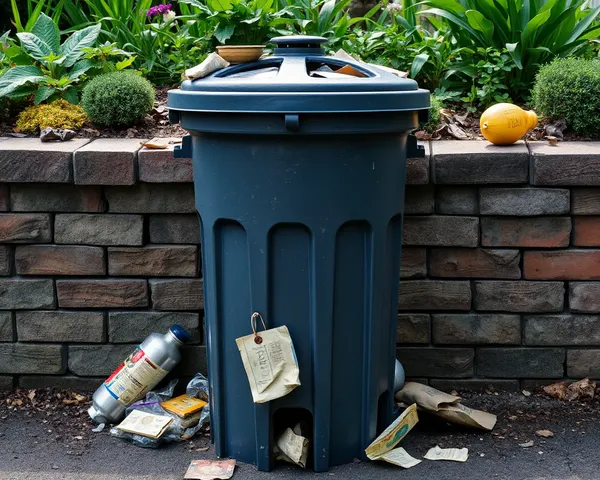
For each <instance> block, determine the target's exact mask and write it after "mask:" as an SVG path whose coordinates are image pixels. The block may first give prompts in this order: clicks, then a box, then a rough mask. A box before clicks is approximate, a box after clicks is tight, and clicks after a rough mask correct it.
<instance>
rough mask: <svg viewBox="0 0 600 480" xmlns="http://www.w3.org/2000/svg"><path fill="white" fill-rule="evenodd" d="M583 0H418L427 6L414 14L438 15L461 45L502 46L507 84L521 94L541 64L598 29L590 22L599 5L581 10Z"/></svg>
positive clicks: (599, 10)
mask: <svg viewBox="0 0 600 480" xmlns="http://www.w3.org/2000/svg"><path fill="white" fill-rule="evenodd" d="M586 4H587V2H586V0H423V2H422V5H425V6H426V7H429V8H427V9H425V10H422V11H420V12H419V14H420V15H426V16H429V17H428V18H435V16H439V17H442V18H443V19H444V20H445V21H446V22H447V24H448V25H449V26H450V28H451V29H452V34H453V36H454V38H455V39H456V41H457V43H458V45H460V46H463V47H470V48H473V47H475V48H478V47H481V48H489V47H492V48H495V49H496V50H498V51H502V50H504V49H506V50H507V51H508V53H509V55H510V56H511V58H512V60H513V62H514V64H515V66H516V68H515V69H514V71H513V72H511V74H510V75H509V88H510V89H511V93H514V94H517V95H520V96H521V97H523V96H524V95H525V94H526V93H527V91H526V90H524V86H525V85H527V84H530V82H531V81H532V80H533V78H534V76H535V74H536V72H537V70H538V69H539V67H540V65H542V64H544V63H547V62H548V61H550V60H552V59H553V58H554V57H555V56H568V55H571V54H574V53H577V52H578V51H580V50H581V49H582V48H585V46H586V44H587V43H588V41H589V38H590V37H591V36H593V35H594V33H595V32H597V31H598V29H600V25H593V22H594V20H595V19H596V18H597V17H598V14H599V13H600V7H598V8H595V9H593V10H586V9H585V5H586ZM513 80H514V81H516V83H513Z"/></svg>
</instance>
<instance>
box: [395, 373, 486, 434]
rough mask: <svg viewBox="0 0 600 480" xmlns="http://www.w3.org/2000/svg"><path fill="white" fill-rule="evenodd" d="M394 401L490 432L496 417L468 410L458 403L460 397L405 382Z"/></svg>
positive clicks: (479, 411) (419, 384)
mask: <svg viewBox="0 0 600 480" xmlns="http://www.w3.org/2000/svg"><path fill="white" fill-rule="evenodd" d="M396 400H399V401H401V402H403V403H406V404H411V403H416V404H417V405H418V406H419V407H420V408H422V409H424V410H425V411H427V412H429V413H433V414H434V415H437V416H438V417H441V418H443V419H444V420H448V421H449V422H452V423H457V424H459V425H465V426H467V427H472V428H481V429H483V430H492V429H493V428H494V426H495V425H496V420H497V418H496V415H493V414H491V413H487V412H483V411H481V410H474V409H472V408H469V407H467V406H465V405H463V404H461V403H460V401H461V398H460V397H457V396H456V395H449V394H447V393H444V392H440V391H439V390H436V389H435V388H432V387H429V386H427V385H423V384H421V383H416V382H407V383H406V384H405V385H404V388H402V390H400V391H399V392H398V393H396Z"/></svg>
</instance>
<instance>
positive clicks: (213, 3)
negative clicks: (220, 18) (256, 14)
mask: <svg viewBox="0 0 600 480" xmlns="http://www.w3.org/2000/svg"><path fill="white" fill-rule="evenodd" d="M208 6H209V7H210V8H211V10H214V11H215V12H225V11H227V10H231V7H233V3H232V2H231V0H208Z"/></svg>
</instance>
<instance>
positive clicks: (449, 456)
mask: <svg viewBox="0 0 600 480" xmlns="http://www.w3.org/2000/svg"><path fill="white" fill-rule="evenodd" d="M423 458H426V459H427V460H449V461H452V462H466V461H467V458H469V449H468V448H440V447H439V446H437V445H436V446H435V447H433V448H430V449H429V451H428V452H427V453H426V454H425V456H424V457H423Z"/></svg>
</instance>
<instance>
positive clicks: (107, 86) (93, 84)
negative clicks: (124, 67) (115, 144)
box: [81, 72, 155, 126]
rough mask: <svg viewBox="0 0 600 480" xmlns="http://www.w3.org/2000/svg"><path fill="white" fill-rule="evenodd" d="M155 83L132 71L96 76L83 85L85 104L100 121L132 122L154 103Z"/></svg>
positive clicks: (106, 122)
mask: <svg viewBox="0 0 600 480" xmlns="http://www.w3.org/2000/svg"><path fill="white" fill-rule="evenodd" d="M154 100H155V92H154V87H153V86H152V84H151V83H150V82H149V81H148V80H146V79H145V78H142V77H140V76H138V75H135V74H134V73H131V72H113V73H106V74H104V75H100V76H98V77H95V78H93V79H92V80H91V81H90V82H89V83H88V84H87V85H86V86H85V88H84V89H83V96H82V98H81V105H82V107H83V109H84V110H85V112H86V114H87V116H88V117H89V119H90V120H91V121H93V122H94V123H97V124H99V125H108V126H130V125H133V124H135V123H137V122H138V121H140V120H141V119H142V118H143V117H144V115H147V114H149V113H150V112H151V111H152V107H153V106H154Z"/></svg>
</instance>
